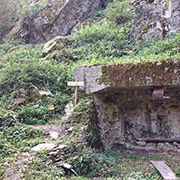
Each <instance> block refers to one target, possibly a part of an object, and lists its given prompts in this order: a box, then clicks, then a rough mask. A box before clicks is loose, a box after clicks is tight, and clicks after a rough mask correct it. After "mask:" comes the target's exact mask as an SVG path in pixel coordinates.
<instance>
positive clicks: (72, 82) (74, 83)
mask: <svg viewBox="0 0 180 180" xmlns="http://www.w3.org/2000/svg"><path fill="white" fill-rule="evenodd" d="M67 85H68V86H73V87H76V88H75V100H74V104H75V106H76V105H77V95H78V94H77V93H78V86H84V82H83V81H69V82H68V83H67Z"/></svg>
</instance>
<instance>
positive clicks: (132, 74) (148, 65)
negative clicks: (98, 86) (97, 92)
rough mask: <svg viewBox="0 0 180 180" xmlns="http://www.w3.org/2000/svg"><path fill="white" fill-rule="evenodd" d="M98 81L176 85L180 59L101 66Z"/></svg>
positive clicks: (139, 84) (135, 84)
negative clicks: (100, 74)
mask: <svg viewBox="0 0 180 180" xmlns="http://www.w3.org/2000/svg"><path fill="white" fill-rule="evenodd" d="M98 82H100V83H103V84H105V85H110V86H114V87H121V86H122V87H129V86H148V85H153V86H156V85H162V86H163V85H177V84H180V60H178V59H167V60H162V61H154V62H142V63H124V64H122V63H121V64H115V65H109V66H103V67H102V76H101V78H100V79H99V81H98Z"/></svg>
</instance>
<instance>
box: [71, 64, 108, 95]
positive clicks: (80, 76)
mask: <svg viewBox="0 0 180 180" xmlns="http://www.w3.org/2000/svg"><path fill="white" fill-rule="evenodd" d="M74 75H75V78H76V81H84V82H85V87H82V88H81V89H83V90H85V91H86V93H93V92H97V91H100V90H102V89H104V88H106V87H107V85H105V84H99V82H98V78H100V77H101V76H102V66H90V67H78V68H76V69H75V70H74Z"/></svg>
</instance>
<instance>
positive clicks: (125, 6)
mask: <svg viewBox="0 0 180 180" xmlns="http://www.w3.org/2000/svg"><path fill="white" fill-rule="evenodd" d="M133 13H134V12H133V10H131V9H130V8H129V0H124V1H118V0H114V1H113V2H112V3H109V4H108V6H107V8H106V10H105V16H106V18H107V19H108V20H109V21H112V22H115V23H117V24H123V23H126V22H128V21H129V20H130V19H131V18H132V17H133Z"/></svg>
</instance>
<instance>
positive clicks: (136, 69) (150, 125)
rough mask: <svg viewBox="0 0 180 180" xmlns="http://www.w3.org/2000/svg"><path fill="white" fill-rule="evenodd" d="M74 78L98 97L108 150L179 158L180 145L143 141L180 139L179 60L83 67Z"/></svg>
mask: <svg viewBox="0 0 180 180" xmlns="http://www.w3.org/2000/svg"><path fill="white" fill-rule="evenodd" d="M75 77H76V80H77V81H84V82H85V87H84V90H85V91H86V93H93V95H94V100H95V104H96V109H97V113H98V123H99V128H100V132H101V141H102V143H103V147H104V149H106V150H107V149H111V148H113V149H121V148H127V149H130V150H134V149H135V150H138V151H142V152H147V153H148V152H150V151H152V152H155V153H157V152H158V153H162V152H166V153H169V152H175V153H177V154H180V144H179V141H178V142H174V143H173V142H171V143H169V142H164V143H162V142H159V143H157V142H156V143H148V142H147V143H146V142H144V141H143V140H142V139H144V138H159V139H162V138H163V139H166V138H167V139H174V138H175V139H179V140H180V61H179V60H166V61H161V62H146V63H137V64H117V65H111V66H92V67H80V68H76V69H75ZM139 139H141V140H139Z"/></svg>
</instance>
